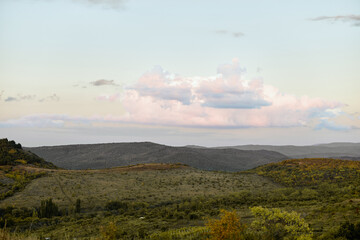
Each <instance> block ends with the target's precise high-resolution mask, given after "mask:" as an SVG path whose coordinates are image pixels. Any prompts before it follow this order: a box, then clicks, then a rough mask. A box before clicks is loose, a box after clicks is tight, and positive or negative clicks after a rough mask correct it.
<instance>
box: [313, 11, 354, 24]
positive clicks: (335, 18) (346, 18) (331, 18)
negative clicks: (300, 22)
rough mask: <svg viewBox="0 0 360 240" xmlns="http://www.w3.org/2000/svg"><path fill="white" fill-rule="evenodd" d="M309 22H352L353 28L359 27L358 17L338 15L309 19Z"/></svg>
mask: <svg viewBox="0 0 360 240" xmlns="http://www.w3.org/2000/svg"><path fill="white" fill-rule="evenodd" d="M309 20H311V21H331V22H337V21H342V22H352V23H353V26H360V15H354V14H353V15H338V16H320V17H316V18H311V19H309Z"/></svg>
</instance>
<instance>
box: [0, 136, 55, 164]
mask: <svg viewBox="0 0 360 240" xmlns="http://www.w3.org/2000/svg"><path fill="white" fill-rule="evenodd" d="M19 164H23V165H25V164H31V165H34V166H37V167H43V168H56V166H55V165H54V164H52V163H50V162H46V161H45V160H44V159H42V158H40V157H38V156H37V155H35V154H33V153H31V152H27V151H24V150H23V149H22V146H21V144H20V143H15V141H9V140H8V139H6V138H4V139H0V165H19Z"/></svg>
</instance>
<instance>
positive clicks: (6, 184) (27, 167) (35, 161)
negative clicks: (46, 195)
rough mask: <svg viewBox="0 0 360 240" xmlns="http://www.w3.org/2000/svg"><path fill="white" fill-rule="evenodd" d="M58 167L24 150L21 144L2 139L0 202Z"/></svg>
mask: <svg viewBox="0 0 360 240" xmlns="http://www.w3.org/2000/svg"><path fill="white" fill-rule="evenodd" d="M56 168H57V167H56V166H55V165H54V164H52V163H50V162H46V161H45V160H44V159H42V158H40V157H39V156H37V155H35V154H33V153H31V152H28V151H25V150H23V149H22V146H21V144H20V143H15V142H14V141H9V140H8V139H6V138H5V139H0V200H2V199H4V198H7V197H9V196H12V195H13V194H15V193H16V192H18V191H21V190H22V189H24V188H25V186H26V185H27V184H29V183H30V182H31V181H32V180H33V179H36V178H39V177H41V176H44V175H46V171H45V170H44V169H56Z"/></svg>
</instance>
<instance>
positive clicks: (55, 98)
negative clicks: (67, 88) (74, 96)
mask: <svg viewBox="0 0 360 240" xmlns="http://www.w3.org/2000/svg"><path fill="white" fill-rule="evenodd" d="M59 100H60V97H59V96H58V95H56V94H55V93H54V94H52V95H50V96H47V97H45V98H42V99H40V100H39V102H48V101H54V102H58V101H59Z"/></svg>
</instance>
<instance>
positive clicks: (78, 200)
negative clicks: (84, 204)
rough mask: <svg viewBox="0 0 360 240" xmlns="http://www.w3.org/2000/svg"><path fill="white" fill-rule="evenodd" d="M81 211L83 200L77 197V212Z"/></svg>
mask: <svg viewBox="0 0 360 240" xmlns="http://www.w3.org/2000/svg"><path fill="white" fill-rule="evenodd" d="M80 211H81V201H80V199H79V198H78V199H76V203H75V213H80Z"/></svg>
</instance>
